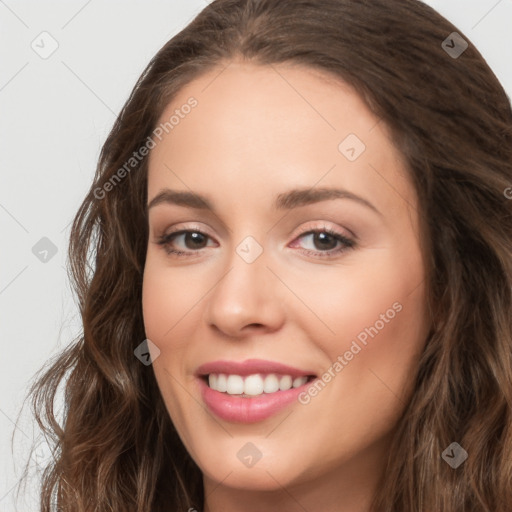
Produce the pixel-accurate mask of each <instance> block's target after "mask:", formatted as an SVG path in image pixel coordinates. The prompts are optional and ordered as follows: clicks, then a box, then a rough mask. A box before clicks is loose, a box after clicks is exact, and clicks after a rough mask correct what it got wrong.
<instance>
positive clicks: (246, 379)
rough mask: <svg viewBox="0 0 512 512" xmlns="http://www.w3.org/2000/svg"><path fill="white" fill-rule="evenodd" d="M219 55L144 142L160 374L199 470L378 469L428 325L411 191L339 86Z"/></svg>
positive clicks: (232, 476)
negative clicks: (153, 138)
mask: <svg viewBox="0 0 512 512" xmlns="http://www.w3.org/2000/svg"><path fill="white" fill-rule="evenodd" d="M222 69H223V68H220V67H219V68H217V69H216V70H215V71H213V72H210V73H208V74H207V75H204V76H202V77H201V78H200V79H197V80H195V81H194V82H192V83H191V84H190V85H188V86H187V87H185V88H184V89H182V90H181V92H180V94H179V95H178V96H177V97H176V98H175V100H174V101H173V102H172V104H171V105H169V106H168V108H167V110H166V111H165V112H164V114H163V115H162V117H161V120H160V121H161V122H162V123H164V122H166V121H168V120H169V119H170V118H171V116H172V115H173V114H178V113H175V111H176V109H179V114H178V117H175V118H174V121H173V125H172V129H169V126H170V125H167V131H168V133H165V130H164V136H163V137H161V141H157V144H156V146H155V147H154V148H153V149H152V151H151V154H150V159H149V176H148V180H149V181H148V204H152V206H151V207H150V208H149V243H148V249H147V260H146V267H145V272H144V284H143V313H144V323H145V329H146V335H147V338H148V339H149V340H151V341H152V342H153V343H154V344H155V345H156V346H157V347H158V349H159V350H160V353H159V355H158V356H157V357H155V359H154V362H153V369H154V372H155V376H156V379H157V382H158V386H159V388H160V391H161V393H162V396H163V399H164V401H165V404H166V407H167V410H168V412H169V415H170V417H171V418H172V421H173V423H174V425H175V426H176V429H177V430H178V432H179V435H180V436H181V439H182V440H183V442H184V444H185V446H186V447H187V449H188V451H189V453H190V454H191V456H192V457H193V458H194V460H195V461H196V463H197V464H198V465H199V467H200V468H201V470H202V472H203V474H204V476H205V485H208V483H210V485H211V487H212V488H213V487H214V486H215V485H217V483H218V482H222V484H221V486H222V487H230V488H232V489H252V490H263V489H266V490H277V489H281V488H282V487H286V488H287V489H289V490H292V489H297V490H298V489H302V490H303V489H307V488H308V486H312V487H311V488H313V487H314V488H317V489H318V488H319V487H318V485H319V482H320V481H321V482H322V485H328V482H330V481H332V482H336V481H337V482H338V484H337V485H338V488H339V486H340V482H343V481H345V482H348V481H350V482H352V484H351V485H354V486H356V485H359V483H361V482H362V481H363V479H364V478H366V481H367V482H370V481H372V478H373V477H372V476H371V475H376V474H377V473H378V472H379V471H380V469H381V464H382V461H383V457H384V455H385V454H386V453H387V448H388V446H389V437H390V435H391V434H392V429H393V428H394V426H395V425H396V422H397V420H398V418H399V416H400V415H401V413H402V412H403V410H404V407H405V404H406V403H407V400H408V398H410V393H411V391H412V388H411V385H412V380H413V378H414V377H415V374H416V370H417V362H418V358H419V355H420V352H421V350H422V348H423V346H424V343H425V339H426V335H427V332H428V326H429V325H428V321H427V314H426V313H427V312H426V304H425V287H424V285H425V278H426V275H425V267H424V261H423V257H422V252H421V250H420V245H419V244H420V242H419V240H420V234H419V214H418V211H417V208H418V206H417V205H418V203H417V197H416V195H415V191H414V189H413V186H412V184H411V183H410V182H409V180H408V177H407V173H406V170H405V168H404V165H403V164H402V162H401V160H400V155H399V154H398V152H397V150H396V149H395V148H394V146H393V145H392V143H391V140H390V138H389V134H388V132H387V131H386V128H385V126H383V123H379V119H378V118H376V117H375V116H374V115H373V114H372V113H371V112H370V111H369V110H368V108H367V107H366V106H365V104H364V103H363V102H362V100H361V99H360V97H359V96H358V95H357V94H356V93H355V92H354V91H353V90H352V89H351V88H349V87H348V86H347V85H344V84H343V83H341V82H335V81H334V80H327V79H326V77H323V76H322V75H320V74H319V73H318V72H314V71H312V70H309V69H305V68H301V67H292V66H289V65H279V66H272V67H270V66H269V67H260V66H256V65H253V64H247V63H246V64H242V63H238V62H231V63H230V64H229V66H228V67H227V68H226V69H225V70H224V71H222ZM221 71H222V72H221ZM191 96H193V97H194V98H195V99H196V100H197V105H195V106H194V107H193V108H186V107H185V108H182V107H183V106H184V105H187V100H189V98H190V97H191ZM178 118H179V121H178V122H176V119H178ZM335 190H341V192H334V191H335ZM171 191H172V193H171ZM163 192H168V194H167V195H165V194H164V195H161V194H162V193H163ZM178 192H179V193H181V194H182V195H181V196H177V195H174V196H173V194H176V193H178ZM344 194H345V196H344ZM192 195H194V196H192ZM195 195H198V196H201V197H202V198H204V202H201V201H197V200H196V199H194V197H195ZM173 197H174V199H173ZM155 198H158V200H156V201H154V200H155ZM206 202H207V203H208V205H209V207H208V208H206V207H204V206H205V204H206ZM185 230H186V231H188V232H189V233H188V234H184V233H183V231H185ZM312 231H313V233H311V232H312ZM315 231H316V232H317V233H316V234H315ZM171 233H180V234H175V236H174V237H172V238H171V237H168V239H167V242H168V243H167V247H166V246H163V245H159V244H158V240H159V237H162V236H163V235H168V234H171ZM168 250H174V251H181V252H182V253H184V254H182V255H179V256H178V255H176V254H175V253H172V252H168ZM156 353H157V352H156V351H155V352H153V354H154V355H156ZM249 360H258V361H249ZM230 362H231V363H234V364H233V365H232V366H229V365H228V364H227V363H230ZM246 362H248V364H245V365H239V366H237V363H246ZM252 363H254V364H252ZM274 363H275V364H276V365H275V366H273V364H274ZM207 364H210V366H209V367H208V366H204V367H203V365H207ZM278 365H286V367H291V368H286V367H285V368H283V367H279V366H278ZM204 374H206V375H208V374H212V377H210V379H211V381H212V386H214V388H209V387H208V385H207V384H206V382H205V381H206V380H207V379H208V377H207V376H206V377H203V375H204ZM222 375H224V376H222ZM311 376H314V377H315V378H314V379H313V380H312V377H311ZM290 377H291V379H290ZM306 379H308V380H306ZM305 380H306V383H305V384H304V381H305ZM290 385H291V386H292V387H291V389H288V390H287V388H288V387H289V386H290ZM294 385H295V386H298V387H293V386H294ZM279 386H280V387H279ZM278 387H279V389H278V390H277V391H276V388H278ZM226 389H227V391H226ZM262 389H263V392H262ZM242 393H243V395H242ZM340 478H344V479H345V480H340ZM356 481H357V482H359V483H358V484H356V483H355V482H356ZM315 486H316V487H315Z"/></svg>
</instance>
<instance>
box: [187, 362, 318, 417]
mask: <svg viewBox="0 0 512 512" xmlns="http://www.w3.org/2000/svg"><path fill="white" fill-rule="evenodd" d="M210 373H217V374H219V373H225V374H232V375H240V376H246V375H253V374H256V373H265V374H268V373H277V374H284V375H290V376H291V377H293V378H295V377H302V376H310V375H314V372H312V371H309V370H300V369H298V368H293V367H291V366H287V365H284V364H281V363H276V362H273V361H265V360H262V359H248V360H246V361H243V362H240V363H239V362H236V361H213V362H211V363H206V364H203V365H201V366H200V367H199V368H198V369H197V371H196V377H197V380H198V383H199V387H200V390H201V397H202V399H203V401H204V403H205V404H206V405H207V407H208V408H209V410H210V411H211V412H213V413H214V414H215V415H216V416H218V417H219V418H221V419H223V420H226V421H230V422H235V423H254V422H257V421H262V420H265V419H267V418H269V417H270V416H272V415H273V414H276V413H278V412H279V411H281V410H282V409H284V408H285V407H286V406H287V405H289V404H291V403H292V402H294V401H297V397H298V395H299V394H300V393H301V392H303V391H304V390H305V389H306V388H307V387H308V386H309V385H310V384H311V383H312V382H313V381H310V382H306V384H304V385H302V386H300V387H298V388H291V389H289V390H287V391H276V392H275V393H268V394H267V393H262V394H261V395H259V396H256V397H253V398H244V397H240V396H235V395H229V394H227V393H221V392H220V391H215V390H214V389H211V388H210V387H209V386H208V384H207V383H206V382H205V380H204V376H205V375H208V374H210Z"/></svg>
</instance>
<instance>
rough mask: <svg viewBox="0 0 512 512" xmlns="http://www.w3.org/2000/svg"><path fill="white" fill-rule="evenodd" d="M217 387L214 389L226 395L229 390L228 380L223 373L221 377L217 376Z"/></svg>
mask: <svg viewBox="0 0 512 512" xmlns="http://www.w3.org/2000/svg"><path fill="white" fill-rule="evenodd" d="M210 375H211V374H210ZM214 375H215V374H214ZM216 386H217V387H213V389H216V390H217V391H220V392H221V393H225V392H226V391H227V390H228V382H227V378H226V376H225V375H224V374H223V373H221V374H220V375H217V382H216ZM210 387H212V386H211V385H210Z"/></svg>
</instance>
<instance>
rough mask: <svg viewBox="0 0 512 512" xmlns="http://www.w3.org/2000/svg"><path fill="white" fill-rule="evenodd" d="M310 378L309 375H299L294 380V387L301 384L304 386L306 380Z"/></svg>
mask: <svg viewBox="0 0 512 512" xmlns="http://www.w3.org/2000/svg"><path fill="white" fill-rule="evenodd" d="M307 380H308V378H307V377H297V378H296V379H294V380H293V384H292V385H293V387H294V388H298V387H300V386H303V385H304V384H306V381H307Z"/></svg>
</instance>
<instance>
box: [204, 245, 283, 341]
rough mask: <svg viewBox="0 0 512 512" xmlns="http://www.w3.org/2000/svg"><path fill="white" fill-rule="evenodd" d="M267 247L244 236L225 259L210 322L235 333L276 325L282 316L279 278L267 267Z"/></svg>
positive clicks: (230, 332)
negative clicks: (251, 326) (252, 327)
mask: <svg viewBox="0 0 512 512" xmlns="http://www.w3.org/2000/svg"><path fill="white" fill-rule="evenodd" d="M269 254H270V253H269V252H268V249H265V248H264V247H263V243H260V242H259V241H258V240H256V238H255V237H253V236H251V235H247V236H245V237H244V238H243V239H242V241H241V242H239V243H238V244H237V245H234V246H233V249H232V250H231V251H230V253H229V254H228V255H226V259H225V260H224V264H225V265H223V268H224V269H225V272H223V275H222V277H221V278H220V280H219V281H218V282H217V284H216V285H215V287H214V289H213V290H212V294H211V295H210V299H209V307H208V315H209V318H208V322H209V323H210V324H215V325H216V326H217V327H218V328H219V329H220V330H221V331H224V332H225V333H229V334H230V335H236V334H237V333H239V332H240V330H241V329H243V328H244V326H246V325H253V324H258V325H261V326H265V327H267V328H272V329H274V328H276V327H277V326H278V325H279V323H280V322H281V321H282V318H283V310H282V307H280V305H279V303H278V302H279V301H278V295H279V293H278V290H277V289H276V286H279V282H278V280H277V279H276V278H275V276H274V275H273V274H272V272H271V271H270V270H269V269H268V268H267V265H268V264H269V257H268V256H269Z"/></svg>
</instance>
